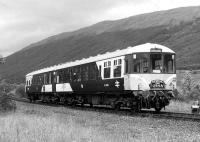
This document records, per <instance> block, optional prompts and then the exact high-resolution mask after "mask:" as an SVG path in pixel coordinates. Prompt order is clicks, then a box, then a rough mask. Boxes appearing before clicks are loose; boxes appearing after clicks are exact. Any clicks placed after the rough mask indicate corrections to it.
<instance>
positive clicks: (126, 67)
mask: <svg viewBox="0 0 200 142" xmlns="http://www.w3.org/2000/svg"><path fill="white" fill-rule="evenodd" d="M125 73H128V60H125Z"/></svg>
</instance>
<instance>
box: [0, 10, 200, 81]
mask: <svg viewBox="0 0 200 142" xmlns="http://www.w3.org/2000/svg"><path fill="white" fill-rule="evenodd" d="M146 42H153V43H159V44H163V45H165V46H168V47H170V48H172V49H173V50H174V51H175V52H176V53H177V67H178V68H200V62H199V61H200V56H199V55H200V7H188V8H178V9H174V10H169V11H161V12H154V13H150V14H143V15H138V16H133V17H129V18H126V19H121V20H116V21H104V22H101V23H97V24H95V25H92V26H90V27H86V28H83V29H80V30H77V31H74V32H71V33H70V32H67V33H62V34H59V35H55V36H52V37H49V38H47V39H45V40H42V41H41V42H38V43H34V44H32V45H30V46H28V47H26V48H24V49H23V50H21V51H18V52H16V53H15V54H12V55H10V56H9V57H8V58H7V62H6V64H4V65H0V74H1V76H2V77H3V78H6V79H8V80H10V81H12V82H24V75H25V74H26V73H28V72H30V71H33V70H37V69H40V68H43V67H47V66H50V65H54V64H59V63H63V62H67V61H73V60H76V59H82V58H87V57H89V56H95V55H97V54H102V53H105V52H107V51H114V50H117V49H122V48H126V47H127V46H134V45H138V44H143V43H146Z"/></svg>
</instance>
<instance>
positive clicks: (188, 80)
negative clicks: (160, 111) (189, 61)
mask: <svg viewBox="0 0 200 142" xmlns="http://www.w3.org/2000/svg"><path fill="white" fill-rule="evenodd" d="M192 75H193V72H192V71H185V73H184V74H183V76H182V77H183V79H182V81H181V84H180V86H179V89H178V90H175V92H174V93H175V99H177V100H181V101H191V100H200V81H199V80H194V77H193V76H192ZM199 76H200V74H199ZM179 79H180V78H179Z"/></svg>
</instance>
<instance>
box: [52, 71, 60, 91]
mask: <svg viewBox="0 0 200 142" xmlns="http://www.w3.org/2000/svg"><path fill="white" fill-rule="evenodd" d="M58 82H59V76H58V74H57V72H56V71H54V72H53V73H52V92H56V84H57V83H58Z"/></svg>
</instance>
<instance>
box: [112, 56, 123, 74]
mask: <svg viewBox="0 0 200 142" xmlns="http://www.w3.org/2000/svg"><path fill="white" fill-rule="evenodd" d="M121 62H122V61H121V59H118V60H114V69H113V71H114V72H113V75H114V77H121Z"/></svg>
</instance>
